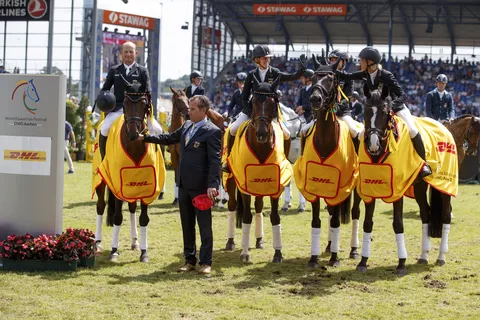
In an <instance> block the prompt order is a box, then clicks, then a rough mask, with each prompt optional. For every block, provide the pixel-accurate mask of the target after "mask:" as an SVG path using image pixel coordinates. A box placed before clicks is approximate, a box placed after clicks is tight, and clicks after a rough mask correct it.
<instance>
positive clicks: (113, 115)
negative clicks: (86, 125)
mask: <svg viewBox="0 0 480 320" xmlns="http://www.w3.org/2000/svg"><path fill="white" fill-rule="evenodd" d="M122 114H123V110H122V109H120V110H118V111H115V112H110V113H109V114H107V116H106V117H105V119H104V120H103V123H102V128H101V129H100V133H101V134H102V136H104V137H108V132H109V131H110V127H111V126H112V124H113V123H114V122H115V120H117V119H118V117H120V116H121V115H122Z"/></svg>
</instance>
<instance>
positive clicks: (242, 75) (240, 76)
mask: <svg viewBox="0 0 480 320" xmlns="http://www.w3.org/2000/svg"><path fill="white" fill-rule="evenodd" d="M245 79H247V74H246V73H245V72H239V73H237V76H236V80H237V81H240V82H245Z"/></svg>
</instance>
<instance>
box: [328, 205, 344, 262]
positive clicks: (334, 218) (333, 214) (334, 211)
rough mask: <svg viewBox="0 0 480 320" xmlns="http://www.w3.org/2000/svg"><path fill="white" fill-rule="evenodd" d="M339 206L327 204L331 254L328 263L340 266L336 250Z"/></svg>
mask: <svg viewBox="0 0 480 320" xmlns="http://www.w3.org/2000/svg"><path fill="white" fill-rule="evenodd" d="M340 206H341V205H337V206H327V210H328V214H329V216H330V234H331V242H330V250H331V256H330V260H329V261H328V265H329V266H331V267H338V266H340V261H339V260H338V252H339V251H340V212H339V211H340Z"/></svg>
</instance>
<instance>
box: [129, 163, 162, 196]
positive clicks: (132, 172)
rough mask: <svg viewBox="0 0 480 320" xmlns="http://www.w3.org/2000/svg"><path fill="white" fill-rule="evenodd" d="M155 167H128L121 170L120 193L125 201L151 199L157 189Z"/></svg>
mask: <svg viewBox="0 0 480 320" xmlns="http://www.w3.org/2000/svg"><path fill="white" fill-rule="evenodd" d="M155 176H156V175H155V168H154V167H153V166H144V167H126V168H122V169H121V170H120V181H121V189H120V192H121V193H122V196H123V197H124V198H125V199H136V198H137V199H138V198H140V199H141V198H149V197H151V196H153V194H154V193H155V190H156V188H157V185H156V179H155Z"/></svg>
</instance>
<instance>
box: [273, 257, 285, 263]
mask: <svg viewBox="0 0 480 320" xmlns="http://www.w3.org/2000/svg"><path fill="white" fill-rule="evenodd" d="M272 262H273V263H282V262H283V257H278V256H273V260H272Z"/></svg>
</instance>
